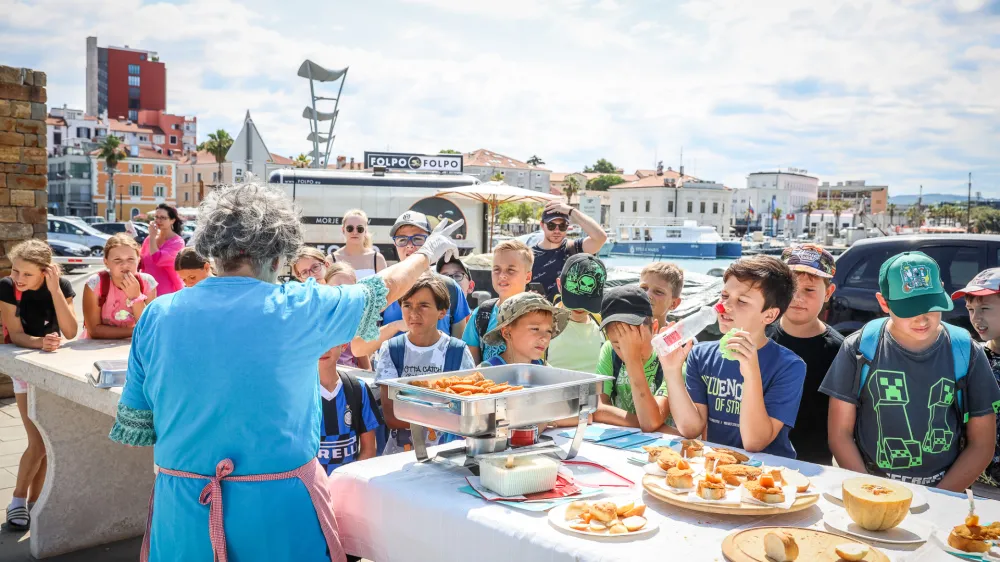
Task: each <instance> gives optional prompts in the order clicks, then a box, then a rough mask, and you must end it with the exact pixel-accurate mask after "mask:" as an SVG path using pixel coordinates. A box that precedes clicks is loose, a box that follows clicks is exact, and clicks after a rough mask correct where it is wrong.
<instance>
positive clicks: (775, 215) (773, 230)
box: [771, 207, 782, 236]
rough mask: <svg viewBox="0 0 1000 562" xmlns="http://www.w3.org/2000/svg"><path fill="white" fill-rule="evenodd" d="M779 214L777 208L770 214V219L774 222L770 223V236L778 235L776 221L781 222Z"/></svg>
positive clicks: (779, 209) (779, 208) (778, 208)
mask: <svg viewBox="0 0 1000 562" xmlns="http://www.w3.org/2000/svg"><path fill="white" fill-rule="evenodd" d="M781 212H782V211H781V207H777V208H776V209H774V212H772V213H771V219H772V220H773V221H774V222H772V223H771V236H777V235H778V221H779V220H781Z"/></svg>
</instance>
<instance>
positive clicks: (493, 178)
mask: <svg viewBox="0 0 1000 562" xmlns="http://www.w3.org/2000/svg"><path fill="white" fill-rule="evenodd" d="M503 179H504V178H503V174H501V173H500V172H497V173H495V174H493V175H492V176H490V181H503Z"/></svg>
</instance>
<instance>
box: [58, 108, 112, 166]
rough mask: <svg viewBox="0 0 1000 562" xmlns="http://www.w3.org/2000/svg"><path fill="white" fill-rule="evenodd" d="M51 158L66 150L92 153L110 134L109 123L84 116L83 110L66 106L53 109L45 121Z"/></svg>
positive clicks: (90, 116)
mask: <svg viewBox="0 0 1000 562" xmlns="http://www.w3.org/2000/svg"><path fill="white" fill-rule="evenodd" d="M45 124H46V129H47V141H48V143H47V144H46V145H45V146H47V147H48V153H49V156H52V155H55V154H60V153H62V152H63V149H65V148H77V149H80V150H83V151H84V152H90V151H91V150H93V149H94V148H95V147H96V146H97V145H98V144H100V143H101V142H102V141H103V140H104V137H106V136H107V134H108V124H107V121H106V120H105V121H101V120H100V119H98V118H97V117H94V116H92V115H86V114H84V112H83V110H82V109H69V108H68V107H66V106H65V105H63V106H62V107H53V108H52V109H50V110H49V116H48V118H47V119H46V120H45Z"/></svg>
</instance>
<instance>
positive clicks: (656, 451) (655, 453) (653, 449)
mask: <svg viewBox="0 0 1000 562" xmlns="http://www.w3.org/2000/svg"><path fill="white" fill-rule="evenodd" d="M642 449H643V450H644V451H646V453H648V454H649V462H656V459H657V457H659V456H660V453H662V452H663V451H671V452H676V451H674V450H673V449H671V448H670V447H659V446H652V445H644V446H643V447H642Z"/></svg>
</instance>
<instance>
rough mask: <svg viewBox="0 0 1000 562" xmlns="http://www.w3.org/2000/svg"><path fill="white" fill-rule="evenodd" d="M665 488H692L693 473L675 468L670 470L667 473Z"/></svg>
mask: <svg viewBox="0 0 1000 562" xmlns="http://www.w3.org/2000/svg"><path fill="white" fill-rule="evenodd" d="M667 486H670V487H673V488H680V489H682V490H688V489H690V488H694V471H693V470H691V469H690V468H680V467H677V466H675V467H673V468H671V469H670V470H668V471H667Z"/></svg>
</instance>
